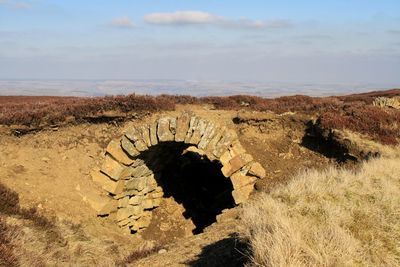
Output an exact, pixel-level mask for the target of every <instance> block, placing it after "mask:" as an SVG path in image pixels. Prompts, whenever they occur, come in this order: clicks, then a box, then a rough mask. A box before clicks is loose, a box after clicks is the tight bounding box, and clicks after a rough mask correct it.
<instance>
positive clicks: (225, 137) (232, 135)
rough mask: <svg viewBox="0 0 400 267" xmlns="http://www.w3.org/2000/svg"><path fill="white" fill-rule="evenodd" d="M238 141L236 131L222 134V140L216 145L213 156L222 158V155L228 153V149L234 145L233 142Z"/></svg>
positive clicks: (227, 131)
mask: <svg viewBox="0 0 400 267" xmlns="http://www.w3.org/2000/svg"><path fill="white" fill-rule="evenodd" d="M236 139H237V134H236V132H235V131H234V130H230V129H228V130H226V131H224V133H223V134H222V137H221V140H220V141H219V142H218V143H217V144H216V145H215V148H214V150H213V154H214V155H215V156H216V157H218V158H219V157H220V156H221V155H222V153H224V152H225V151H226V149H227V148H228V147H229V146H230V145H231V144H232V142H233V141H235V140H236Z"/></svg>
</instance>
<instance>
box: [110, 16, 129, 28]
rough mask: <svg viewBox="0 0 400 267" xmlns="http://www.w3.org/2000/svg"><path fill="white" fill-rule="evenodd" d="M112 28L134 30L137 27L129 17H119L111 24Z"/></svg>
mask: <svg viewBox="0 0 400 267" xmlns="http://www.w3.org/2000/svg"><path fill="white" fill-rule="evenodd" d="M109 25H110V26H112V27H116V28H133V27H135V25H134V23H133V22H132V20H131V19H130V18H129V17H119V18H115V19H113V20H112V21H111V22H110V23H109Z"/></svg>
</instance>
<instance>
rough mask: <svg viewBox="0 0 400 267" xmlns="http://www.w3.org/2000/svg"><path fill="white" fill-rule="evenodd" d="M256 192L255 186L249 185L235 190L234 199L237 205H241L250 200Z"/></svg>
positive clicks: (233, 192)
mask: <svg viewBox="0 0 400 267" xmlns="http://www.w3.org/2000/svg"><path fill="white" fill-rule="evenodd" d="M253 190H254V185H253V184H249V185H246V186H244V187H241V188H238V189H235V190H233V191H232V196H233V199H234V200H235V203H236V204H241V203H244V202H246V200H248V199H249V197H250V194H251V192H253Z"/></svg>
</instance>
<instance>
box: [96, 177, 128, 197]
mask: <svg viewBox="0 0 400 267" xmlns="http://www.w3.org/2000/svg"><path fill="white" fill-rule="evenodd" d="M92 179H93V181H95V182H96V183H98V184H99V185H100V186H101V187H102V188H103V189H104V190H106V191H107V192H109V193H111V194H113V195H117V194H120V193H122V191H123V189H124V181H122V180H121V181H114V180H111V179H110V177H108V176H107V175H105V174H104V173H102V172H100V171H93V172H92Z"/></svg>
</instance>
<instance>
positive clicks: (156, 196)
mask: <svg viewBox="0 0 400 267" xmlns="http://www.w3.org/2000/svg"><path fill="white" fill-rule="evenodd" d="M163 196H164V192H152V193H151V194H150V198H162V197H163Z"/></svg>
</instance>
